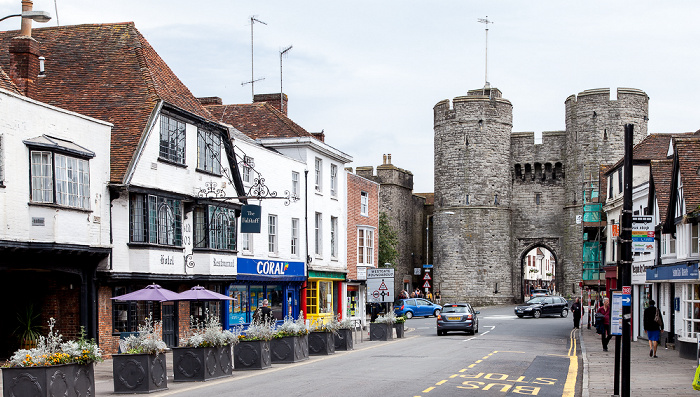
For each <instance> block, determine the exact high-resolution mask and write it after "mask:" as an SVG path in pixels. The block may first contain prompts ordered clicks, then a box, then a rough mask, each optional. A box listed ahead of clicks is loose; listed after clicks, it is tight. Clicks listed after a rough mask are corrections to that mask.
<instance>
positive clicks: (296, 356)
mask: <svg viewBox="0 0 700 397" xmlns="http://www.w3.org/2000/svg"><path fill="white" fill-rule="evenodd" d="M270 356H271V357H272V362H273V363H295V362H297V361H304V360H308V359H309V335H304V336H285V337H282V338H275V339H273V340H271V341H270Z"/></svg>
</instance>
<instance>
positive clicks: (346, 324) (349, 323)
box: [336, 318, 355, 329]
mask: <svg viewBox="0 0 700 397" xmlns="http://www.w3.org/2000/svg"><path fill="white" fill-rule="evenodd" d="M336 321H338V329H353V328H354V327H355V322H354V321H353V320H352V319H350V318H344V319H342V320H337V319H336Z"/></svg>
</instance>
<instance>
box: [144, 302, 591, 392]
mask: <svg viewBox="0 0 700 397" xmlns="http://www.w3.org/2000/svg"><path fill="white" fill-rule="evenodd" d="M477 310H481V314H480V326H479V333H478V334H476V335H467V334H466V333H448V334H447V335H445V336H437V334H436V330H435V318H434V317H429V318H413V319H411V320H408V321H407V323H406V328H407V329H408V330H409V331H408V332H407V333H406V338H403V339H397V340H394V341H392V342H370V341H367V340H365V341H364V342H362V343H359V341H358V343H356V350H353V351H349V352H338V353H336V354H335V355H331V356H324V357H320V358H319V357H312V358H311V359H310V360H308V361H304V362H301V363H296V364H279V365H278V364H275V365H274V366H273V367H272V368H269V369H266V370H262V371H247V372H241V371H234V374H233V377H230V378H225V379H221V380H214V381H210V382H205V383H187V384H182V383H180V384H173V383H170V382H169V383H170V386H171V389H170V390H168V391H165V392H160V393H156V394H157V395H158V396H220V395H221V396H223V395H228V396H231V395H236V396H238V395H240V396H280V395H284V396H343V395H347V396H424V397H439V396H485V397H486V396H503V395H518V396H520V395H533V396H534V395H536V396H580V395H581V372H582V371H581V369H582V362H581V356H580V348H579V346H578V344H577V342H578V341H576V340H575V339H574V338H573V335H574V334H573V333H572V332H571V331H572V326H573V321H572V319H571V317H568V318H559V317H543V318H540V319H532V318H522V319H519V318H517V317H515V315H514V314H513V307H512V306H500V307H489V308H484V309H478V308H477ZM365 339H366V338H365Z"/></svg>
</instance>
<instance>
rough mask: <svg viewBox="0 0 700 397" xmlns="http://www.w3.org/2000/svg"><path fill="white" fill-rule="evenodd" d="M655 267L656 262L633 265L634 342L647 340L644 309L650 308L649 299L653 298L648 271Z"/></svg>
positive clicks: (648, 261)
mask: <svg viewBox="0 0 700 397" xmlns="http://www.w3.org/2000/svg"><path fill="white" fill-rule="evenodd" d="M653 265H654V260H646V261H636V260H635V261H634V262H633V263H632V299H633V302H632V313H634V315H633V316H632V331H633V333H632V335H633V340H635V341H636V340H637V338H638V337H642V338H644V339H646V331H644V324H643V323H644V320H643V319H644V309H646V308H647V307H649V299H651V297H652V286H653V284H648V283H647V273H646V270H647V269H649V268H651V267H652V266H653Z"/></svg>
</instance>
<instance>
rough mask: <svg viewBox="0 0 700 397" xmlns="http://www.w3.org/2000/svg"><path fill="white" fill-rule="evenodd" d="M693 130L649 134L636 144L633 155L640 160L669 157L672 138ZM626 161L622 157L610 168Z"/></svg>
mask: <svg viewBox="0 0 700 397" xmlns="http://www.w3.org/2000/svg"><path fill="white" fill-rule="evenodd" d="M693 134H697V132H696V133H693V132H683V133H678V134H649V135H647V136H646V137H644V139H643V140H642V141H641V142H639V143H638V144H637V145H635V146H634V148H633V149H632V156H633V157H634V160H635V161H640V160H646V161H650V160H663V159H665V158H667V156H666V154H667V153H668V147H669V143H670V141H671V138H682V137H689V136H693ZM624 161H625V158H624V157H622V158H621V159H620V160H618V161H617V162H616V163H615V164H614V165H613V166H612V167H610V168H608V171H609V170H614V169H617V168H618V167H619V166H620V165H622V163H623V162H624Z"/></svg>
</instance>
